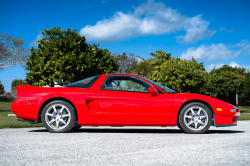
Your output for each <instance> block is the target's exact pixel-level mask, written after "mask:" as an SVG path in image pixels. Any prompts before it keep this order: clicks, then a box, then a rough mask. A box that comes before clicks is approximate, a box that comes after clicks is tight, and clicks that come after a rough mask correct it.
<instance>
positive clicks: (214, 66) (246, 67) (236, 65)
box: [206, 61, 250, 72]
mask: <svg viewBox="0 0 250 166" xmlns="http://www.w3.org/2000/svg"><path fill="white" fill-rule="evenodd" d="M223 65H226V64H225V63H220V64H211V65H209V66H207V67H206V70H207V71H208V72H210V71H211V70H212V69H213V68H215V69H217V68H220V67H222V66H223ZM229 66H232V67H241V68H245V69H250V66H245V65H239V64H238V63H236V62H233V61H232V62H230V63H229Z"/></svg>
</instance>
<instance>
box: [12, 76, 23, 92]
mask: <svg viewBox="0 0 250 166" xmlns="http://www.w3.org/2000/svg"><path fill="white" fill-rule="evenodd" d="M17 85H27V83H26V81H24V80H22V79H15V80H13V81H12V83H11V91H12V92H14V91H15V90H16V88H17Z"/></svg>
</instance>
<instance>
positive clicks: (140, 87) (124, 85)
mask: <svg viewBox="0 0 250 166" xmlns="http://www.w3.org/2000/svg"><path fill="white" fill-rule="evenodd" d="M149 87H150V85H149V84H147V83H146V82H143V81H141V80H139V79H138V78H135V77H130V76H108V77H107V78H106V81H105V83H104V87H103V88H104V89H107V90H116V91H130V92H144V93H148V88H149Z"/></svg>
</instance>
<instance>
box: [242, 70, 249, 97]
mask: <svg viewBox="0 0 250 166" xmlns="http://www.w3.org/2000/svg"><path fill="white" fill-rule="evenodd" d="M243 95H244V97H245V98H247V99H248V100H249V99H250V73H249V69H248V72H247V73H246V74H245V81H244V88H243Z"/></svg>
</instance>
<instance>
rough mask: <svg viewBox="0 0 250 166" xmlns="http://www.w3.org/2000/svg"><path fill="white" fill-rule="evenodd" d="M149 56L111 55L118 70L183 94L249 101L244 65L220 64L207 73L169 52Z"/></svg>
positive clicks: (200, 65)
mask: <svg viewBox="0 0 250 166" xmlns="http://www.w3.org/2000/svg"><path fill="white" fill-rule="evenodd" d="M151 55H152V58H150V59H147V60H145V59H143V58H141V57H139V56H135V54H133V53H125V52H124V53H123V54H121V55H120V54H119V53H116V54H113V56H115V57H116V60H117V62H118V64H119V69H118V72H119V73H130V74H139V75H141V76H144V77H147V78H149V79H151V80H153V81H156V82H158V83H160V84H162V85H164V86H167V87H169V88H171V89H173V90H175V91H178V92H184V93H199V94H204V95H208V96H211V97H215V98H218V99H221V100H224V101H227V102H230V103H232V104H236V94H238V96H239V103H240V104H241V105H248V104H249V100H250V78H249V77H250V73H249V70H248V71H246V69H245V68H240V67H232V66H229V65H224V66H222V67H220V68H217V69H215V68H214V69H212V70H211V71H210V72H207V71H206V70H205V68H204V66H203V63H198V62H197V61H196V60H195V59H192V60H183V59H180V58H175V57H171V53H166V52H164V51H156V52H155V53H151Z"/></svg>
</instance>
